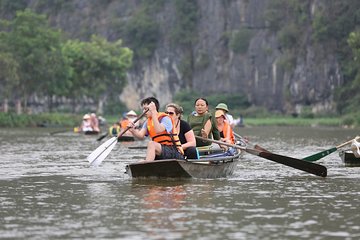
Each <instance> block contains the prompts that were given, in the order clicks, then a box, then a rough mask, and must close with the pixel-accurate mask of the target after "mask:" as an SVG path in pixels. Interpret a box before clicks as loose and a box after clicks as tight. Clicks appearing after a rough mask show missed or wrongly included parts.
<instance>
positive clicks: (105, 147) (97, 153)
mask: <svg viewBox="0 0 360 240" xmlns="http://www.w3.org/2000/svg"><path fill="white" fill-rule="evenodd" d="M148 111H149V110H148V109H147V110H145V111H144V112H143V113H142V114H141V115H140V116H139V117H137V118H136V119H135V120H134V122H133V123H136V122H137V121H139V120H140V119H141V118H142V117H143V116H145V114H146V113H147V112H148ZM127 130H129V127H127V128H126V129H125V130H124V131H122V132H120V133H119V135H118V136H117V137H112V138H110V139H109V140H107V141H106V142H104V143H103V144H101V145H100V146H99V147H98V148H97V149H95V150H94V151H93V152H92V153H91V154H90V155H89V156H88V157H87V160H88V161H89V163H90V165H92V166H99V165H100V164H101V162H102V161H103V160H104V159H105V158H106V157H107V156H108V155H109V153H110V152H111V150H112V149H113V148H114V147H115V145H116V143H117V142H118V141H117V140H118V138H119V137H121V136H122V135H123V134H124V133H126V132H127Z"/></svg>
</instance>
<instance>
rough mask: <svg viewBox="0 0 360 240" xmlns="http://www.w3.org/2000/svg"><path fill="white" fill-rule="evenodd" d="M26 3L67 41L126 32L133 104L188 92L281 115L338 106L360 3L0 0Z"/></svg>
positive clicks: (6, 11)
mask: <svg viewBox="0 0 360 240" xmlns="http://www.w3.org/2000/svg"><path fill="white" fill-rule="evenodd" d="M26 7H30V8H31V9H34V10H35V11H36V12H39V13H44V14H46V15H47V16H48V17H49V20H50V22H51V24H52V25H53V26H56V27H59V28H61V29H63V31H64V32H66V33H67V35H68V36H69V37H71V38H80V39H82V40H86V39H89V38H90V36H91V35H92V34H93V33H96V34H99V35H101V36H103V37H106V38H107V39H108V40H110V41H111V40H115V39H119V38H120V39H123V40H124V41H125V45H126V46H128V47H130V48H132V49H133V50H134V53H135V59H134V63H135V64H134V66H133V68H132V69H131V70H130V71H129V72H128V76H127V79H128V85H127V87H126V88H125V90H124V91H123V92H122V93H121V99H122V100H123V101H124V102H125V103H126V104H127V105H128V106H129V107H132V108H135V107H137V106H138V102H139V100H140V99H141V98H143V97H145V96H149V95H155V96H157V97H158V98H159V100H160V101H161V102H162V103H163V104H165V103H167V102H170V101H172V99H173V95H174V93H176V92H178V91H180V90H184V89H187V90H191V89H192V90H195V91H197V92H199V95H200V94H201V95H204V96H207V95H209V94H214V93H237V94H239V95H242V96H245V97H246V98H247V99H248V101H249V102H250V103H251V104H253V105H255V106H264V107H266V108H268V109H270V110H274V111H278V112H282V113H299V112H300V111H301V110H302V109H304V107H305V108H310V109H311V110H312V111H315V112H334V111H335V110H336V106H337V102H338V100H337V98H336V96H340V95H336V92H337V91H338V89H339V88H340V89H341V88H343V87H344V86H346V85H348V84H349V83H350V82H351V81H353V77H354V71H350V70H349V66H350V62H351V61H352V55H351V51H350V48H349V47H348V46H347V42H346V40H347V38H348V35H349V33H350V32H351V31H354V30H355V28H356V26H357V25H358V21H359V20H358V19H357V17H356V16H358V15H357V11H359V10H358V9H360V1H355V0H350V1H341V0H334V1H327V0H306V1H287V0H251V1H249V0H196V1H195V0H193V1H191V0H169V1H165V0H152V1H141V0H123V1H115V0H102V1H100V0H99V1H97V0H91V1H90V0H89V1H83V0H73V1H66V0H64V1H61V0H54V1H46V0H29V1H26V0H22V1H21V0H19V1H12V0H2V1H1V9H0V10H1V12H0V13H1V17H2V18H11V17H12V16H13V15H14V12H15V10H17V9H24V8H26ZM345 69H346V70H345ZM195 97H197V96H194V98H195Z"/></svg>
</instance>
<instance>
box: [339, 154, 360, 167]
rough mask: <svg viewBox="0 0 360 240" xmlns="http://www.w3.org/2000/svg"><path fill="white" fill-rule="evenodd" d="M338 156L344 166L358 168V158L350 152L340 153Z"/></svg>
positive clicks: (359, 159)
mask: <svg viewBox="0 0 360 240" xmlns="http://www.w3.org/2000/svg"><path fill="white" fill-rule="evenodd" d="M339 156H340V157H341V160H342V161H343V163H344V164H345V166H349V167H360V158H357V157H356V156H355V155H354V153H353V152H352V151H351V150H343V151H340V152H339Z"/></svg>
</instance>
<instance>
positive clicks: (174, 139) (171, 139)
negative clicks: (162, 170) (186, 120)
mask: <svg viewBox="0 0 360 240" xmlns="http://www.w3.org/2000/svg"><path fill="white" fill-rule="evenodd" d="M166 116H167V117H169V118H170V119H171V123H172V125H173V128H172V130H171V132H170V133H168V132H167V131H166V130H165V131H163V132H161V133H156V131H155V127H154V122H153V120H152V117H149V118H148V120H147V130H148V132H149V136H150V137H151V139H152V140H153V141H154V142H158V143H160V144H163V145H168V146H173V145H175V146H176V148H177V149H178V151H179V152H180V153H181V154H182V155H184V150H183V149H182V147H181V142H180V139H179V136H178V134H177V131H176V128H175V123H174V121H173V119H172V118H171V117H170V116H169V115H168V114H166V113H164V112H159V114H158V120H159V122H160V121H161V119H163V118H164V117H166Z"/></svg>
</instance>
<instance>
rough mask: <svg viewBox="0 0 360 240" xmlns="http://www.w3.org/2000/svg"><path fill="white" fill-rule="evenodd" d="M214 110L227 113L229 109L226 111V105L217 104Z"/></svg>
mask: <svg viewBox="0 0 360 240" xmlns="http://www.w3.org/2000/svg"><path fill="white" fill-rule="evenodd" d="M215 109H221V110H224V111H226V112H228V111H229V109H228V107H227V105H226V104H225V103H219V104H218V105H217V106H216V107H215Z"/></svg>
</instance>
